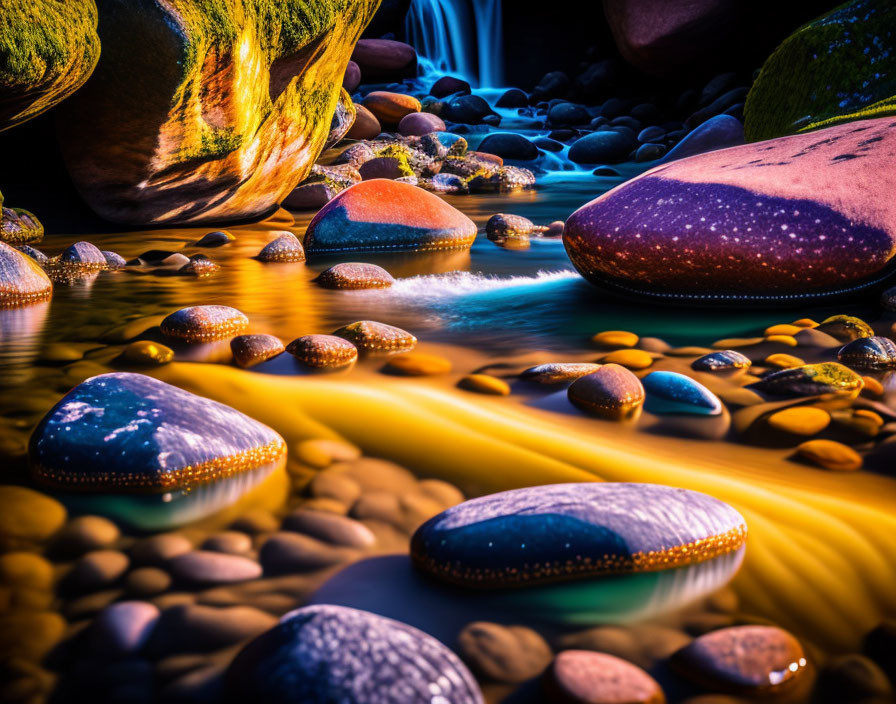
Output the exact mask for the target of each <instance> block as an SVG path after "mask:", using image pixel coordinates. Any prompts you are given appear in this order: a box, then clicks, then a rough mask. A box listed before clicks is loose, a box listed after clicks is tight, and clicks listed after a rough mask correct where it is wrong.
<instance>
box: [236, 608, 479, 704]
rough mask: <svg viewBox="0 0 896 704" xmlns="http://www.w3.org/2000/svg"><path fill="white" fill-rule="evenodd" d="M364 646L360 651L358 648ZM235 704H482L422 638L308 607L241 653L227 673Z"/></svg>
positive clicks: (469, 679) (450, 656)
mask: <svg viewBox="0 0 896 704" xmlns="http://www.w3.org/2000/svg"><path fill="white" fill-rule="evenodd" d="M360 642H363V643H364V644H365V647H364V648H358V647H356V646H357V644H358V643H360ZM225 686H226V688H227V690H228V691H229V692H231V693H232V695H233V696H234V697H235V698H236V699H237V700H247V701H248V700H259V701H265V702H267V703H268V704H287V703H292V702H296V701H302V702H323V701H340V702H341V701H345V702H353V704H432V703H433V702H436V701H440V702H441V701H444V702H451V703H452V704H482V702H483V698H482V694H481V692H480V691H479V686H478V685H477V683H476V680H475V679H474V678H473V676H472V675H471V674H470V672H469V671H468V670H467V668H466V666H464V664H463V663H462V662H461V661H460V659H459V658H458V657H457V656H456V655H455V654H454V653H453V652H451V650H449V649H448V648H447V647H445V646H444V645H443V644H442V643H440V642H439V641H437V640H436V639H434V638H432V637H431V636H429V635H426V634H425V633H423V632H421V631H418V630H417V629H415V628H412V627H411V626H408V625H405V624H403V623H400V622H398V621H393V620H391V619H387V618H384V617H382V616H377V615H375V614H372V613H369V612H366V611H359V610H356V609H350V608H347V607H342V606H331V605H317V606H307V607H305V608H302V609H298V610H297V611H293V612H291V613H290V614H287V615H286V616H285V617H284V618H283V620H281V622H280V624H279V625H278V626H277V627H276V628H274V629H273V630H271V631H269V632H268V633H266V634H265V635H264V636H262V637H261V638H259V639H258V640H256V641H254V642H252V643H250V644H249V645H248V646H246V647H245V648H244V649H243V650H242V651H241V652H240V653H239V654H238V655H237V657H236V658H235V659H234V661H233V663H231V665H230V667H229V668H228V671H227V675H226V678H225Z"/></svg>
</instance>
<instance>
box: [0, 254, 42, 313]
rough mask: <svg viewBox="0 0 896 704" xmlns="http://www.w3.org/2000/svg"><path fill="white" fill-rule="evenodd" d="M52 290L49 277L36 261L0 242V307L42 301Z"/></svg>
mask: <svg viewBox="0 0 896 704" xmlns="http://www.w3.org/2000/svg"><path fill="white" fill-rule="evenodd" d="M52 292H53V284H52V283H51V282H50V277H48V276H47V274H46V272H44V270H43V269H41V268H40V266H39V265H38V263H37V262H36V261H34V260H33V259H32V258H31V257H29V256H27V255H25V254H22V253H21V252H20V251H18V250H17V249H14V248H12V247H10V246H9V245H8V244H6V243H5V242H0V308H13V307H16V306H23V305H28V304H29V303H36V302H38V301H44V300H46V299H48V298H49V297H50V295H51V294H52Z"/></svg>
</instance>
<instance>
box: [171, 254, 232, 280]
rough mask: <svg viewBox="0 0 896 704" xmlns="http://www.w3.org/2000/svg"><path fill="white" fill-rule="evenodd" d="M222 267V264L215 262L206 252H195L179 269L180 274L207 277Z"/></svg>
mask: <svg viewBox="0 0 896 704" xmlns="http://www.w3.org/2000/svg"><path fill="white" fill-rule="evenodd" d="M220 269H221V267H220V265H218V264H216V263H215V262H213V261H212V260H211V259H209V258H208V257H207V256H205V255H204V254H194V255H193V256H191V257H190V258H189V260H188V261H187V262H186V263H185V264H184V265H183V266H182V267H181V268H180V269H178V270H177V271H178V273H180V274H185V275H191V276H196V277H197V278H200V279H204V278H205V277H207V276H211V275H212V274H214V273H216V272H218V271H220Z"/></svg>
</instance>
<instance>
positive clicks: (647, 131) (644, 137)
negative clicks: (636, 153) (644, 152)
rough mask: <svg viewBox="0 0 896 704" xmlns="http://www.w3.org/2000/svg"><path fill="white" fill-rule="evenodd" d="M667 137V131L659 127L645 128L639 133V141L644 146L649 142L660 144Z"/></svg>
mask: <svg viewBox="0 0 896 704" xmlns="http://www.w3.org/2000/svg"><path fill="white" fill-rule="evenodd" d="M665 136H666V130H664V129H663V128H662V127H658V126H657V125H653V126H652V127H645V128H644V129H643V130H641V131H640V132H638V141H639V142H641V143H644V144H646V143H648V142H660V141H662V139H663V137H665Z"/></svg>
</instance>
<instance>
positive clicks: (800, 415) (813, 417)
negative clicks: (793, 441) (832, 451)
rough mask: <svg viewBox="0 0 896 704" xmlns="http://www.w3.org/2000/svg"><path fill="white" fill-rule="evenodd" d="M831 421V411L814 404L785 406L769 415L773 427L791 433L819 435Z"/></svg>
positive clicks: (769, 422) (769, 421)
mask: <svg viewBox="0 0 896 704" xmlns="http://www.w3.org/2000/svg"><path fill="white" fill-rule="evenodd" d="M830 422H831V415H830V413H828V412H827V411H825V410H824V409H821V408H816V407H814V406H796V407H793V408H785V409H783V410H780V411H777V412H775V413H772V415H770V416H769V417H768V424H769V425H770V426H771V427H772V428H774V429H775V430H780V431H781V432H784V433H790V434H791V435H817V434H818V433H820V432H821V431H822V430H824V429H825V428H827V427H828V425H829V424H830Z"/></svg>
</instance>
